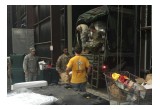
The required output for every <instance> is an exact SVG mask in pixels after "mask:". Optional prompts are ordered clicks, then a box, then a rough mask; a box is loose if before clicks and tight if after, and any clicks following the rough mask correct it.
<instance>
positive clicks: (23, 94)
mask: <svg viewBox="0 0 160 110" xmlns="http://www.w3.org/2000/svg"><path fill="white" fill-rule="evenodd" d="M57 100H58V99H57V98H56V97H54V96H46V95H41V94H38V93H34V92H32V91H31V90H29V89H26V88H21V89H18V90H16V91H14V92H12V93H9V94H8V95H7V103H8V104H18V105H19V104H29V105H49V104H52V103H54V102H56V101H57Z"/></svg>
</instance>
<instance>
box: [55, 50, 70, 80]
mask: <svg viewBox="0 0 160 110" xmlns="http://www.w3.org/2000/svg"><path fill="white" fill-rule="evenodd" d="M70 58H71V56H70V55H69V53H68V49H67V48H64V49H63V54H62V55H60V56H59V58H58V60H57V62H56V70H57V71H58V73H59V76H60V78H61V82H65V83H66V81H65V80H66V74H65V72H66V65H67V63H68V61H69V59H70Z"/></svg>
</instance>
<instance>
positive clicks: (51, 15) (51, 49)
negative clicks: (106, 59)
mask: <svg viewBox="0 0 160 110" xmlns="http://www.w3.org/2000/svg"><path fill="white" fill-rule="evenodd" d="M50 28H51V29H50V30H51V47H53V41H52V37H53V33H52V5H50ZM51 47H50V48H51ZM50 51H51V65H53V50H52V49H50Z"/></svg>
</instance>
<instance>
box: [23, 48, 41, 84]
mask: <svg viewBox="0 0 160 110" xmlns="http://www.w3.org/2000/svg"><path fill="white" fill-rule="evenodd" d="M29 51H30V53H29V54H28V55H26V56H25V57H24V61H23V70H24V73H25V81H26V82H28V81H36V80H37V77H38V57H37V56H36V55H35V48H34V47H31V48H30V49H29Z"/></svg>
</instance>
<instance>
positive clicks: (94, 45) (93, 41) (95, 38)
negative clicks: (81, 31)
mask: <svg viewBox="0 0 160 110" xmlns="http://www.w3.org/2000/svg"><path fill="white" fill-rule="evenodd" d="M89 30H90V33H89V34H88V37H89V40H88V42H87V43H86V48H87V49H89V50H90V51H92V52H94V53H95V52H98V51H99V49H100V48H101V47H102V45H103V43H104V39H103V38H102V33H101V32H100V31H98V30H96V28H95V26H94V24H93V23H92V24H91V25H90V27H89Z"/></svg>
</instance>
